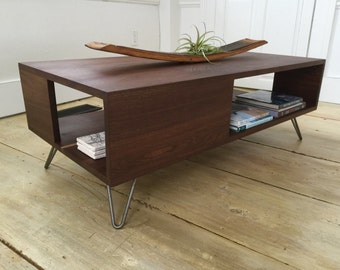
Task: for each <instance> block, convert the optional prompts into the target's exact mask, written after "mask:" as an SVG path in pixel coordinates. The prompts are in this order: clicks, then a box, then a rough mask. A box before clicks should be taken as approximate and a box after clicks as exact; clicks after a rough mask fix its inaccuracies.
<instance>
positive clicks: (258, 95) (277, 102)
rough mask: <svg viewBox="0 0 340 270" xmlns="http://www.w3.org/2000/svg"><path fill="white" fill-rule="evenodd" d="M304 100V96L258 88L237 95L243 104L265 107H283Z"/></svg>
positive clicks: (237, 100)
mask: <svg viewBox="0 0 340 270" xmlns="http://www.w3.org/2000/svg"><path fill="white" fill-rule="evenodd" d="M302 101H303V98H302V97H297V96H292V95H285V94H277V93H275V92H272V91H267V90H257V91H252V92H247V93H244V94H239V95H237V96H236V102H240V103H243V104H249V105H256V106H262V107H265V108H272V109H281V108H285V107H289V106H292V105H294V104H297V103H301V102H302Z"/></svg>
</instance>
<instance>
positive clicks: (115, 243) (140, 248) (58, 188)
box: [0, 144, 292, 269]
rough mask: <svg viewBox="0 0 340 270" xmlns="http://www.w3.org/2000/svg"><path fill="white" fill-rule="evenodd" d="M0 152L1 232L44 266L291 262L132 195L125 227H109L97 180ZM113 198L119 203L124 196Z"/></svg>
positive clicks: (277, 265)
mask: <svg viewBox="0 0 340 270" xmlns="http://www.w3.org/2000/svg"><path fill="white" fill-rule="evenodd" d="M0 151H1V155H0V161H1V163H0V164H1V176H2V179H3V180H2V187H1V190H0V201H1V203H0V216H1V217H6V218H2V222H1V223H0V238H1V239H2V240H3V241H6V242H8V243H10V244H11V245H12V246H14V247H15V248H16V249H17V250H19V251H20V252H21V253H22V254H23V255H24V256H26V257H28V258H30V259H31V260H32V261H34V262H35V263H36V264H37V265H38V266H39V267H41V268H43V269H259V268H260V269H292V268H291V267H289V266H288V265H286V264H285V263H282V262H280V261H277V260H275V259H272V258H270V257H268V256H263V255H262V254H261V253H259V252H257V251H252V250H249V249H247V248H245V247H243V246H241V245H238V244H236V243H234V242H232V241H228V240H227V239H225V238H223V237H220V236H218V235H216V234H214V233H211V232H209V231H208V230H205V229H204V228H200V227H197V226H195V225H192V224H189V223H187V222H185V221H183V220H181V219H178V218H176V217H174V216H173V215H169V214H165V213H162V212H161V211H159V210H156V209H152V208H146V207H145V206H144V205H143V204H139V203H138V202H136V201H135V202H133V203H132V209H131V212H130V215H129V220H128V224H127V225H126V227H125V228H124V229H123V230H113V228H112V227H111V224H110V222H109V216H108V205H107V200H106V196H105V189H104V188H103V187H102V186H101V185H98V184H96V183H93V182H90V181H87V180H86V179H84V178H82V177H81V176H77V175H74V174H71V173H69V172H67V171H64V170H62V169H59V168H58V167H55V166H52V167H51V168H50V169H49V170H47V171H45V170H44V169H43V162H42V161H40V160H38V159H36V158H34V157H31V156H28V155H27V154H23V153H20V152H18V151H16V150H13V149H11V148H9V147H6V146H3V145H2V144H0ZM115 197H117V199H118V200H116V203H117V205H118V209H119V208H120V206H121V203H122V202H123V201H124V200H125V197H124V196H122V195H119V194H118V193H116V194H115ZM2 263H3V264H5V266H6V267H7V266H8V267H9V266H11V265H10V264H9V263H7V264H6V261H4V262H2Z"/></svg>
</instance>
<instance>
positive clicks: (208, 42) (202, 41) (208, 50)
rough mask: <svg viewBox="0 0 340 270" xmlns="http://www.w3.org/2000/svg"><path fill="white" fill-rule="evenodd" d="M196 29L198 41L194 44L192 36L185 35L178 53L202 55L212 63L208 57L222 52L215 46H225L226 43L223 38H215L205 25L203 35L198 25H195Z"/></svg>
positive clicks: (177, 50)
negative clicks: (216, 44)
mask: <svg viewBox="0 0 340 270" xmlns="http://www.w3.org/2000/svg"><path fill="white" fill-rule="evenodd" d="M194 27H195V31H196V41H195V42H194V41H193V39H192V38H191V36H190V35H188V34H184V35H183V37H182V38H180V39H179V42H180V43H181V44H180V45H179V46H178V47H177V49H176V52H182V53H187V54H192V55H201V56H203V57H204V58H205V59H206V60H207V61H208V62H210V61H209V59H208V58H207V55H210V54H215V53H219V52H221V51H220V47H217V46H215V45H213V44H214V43H218V44H219V45H221V44H223V45H225V44H226V43H225V41H224V40H223V39H222V38H220V37H218V36H215V35H214V34H213V32H212V31H207V29H206V25H205V24H204V33H203V34H201V33H200V32H199V30H198V27H197V26H196V25H194Z"/></svg>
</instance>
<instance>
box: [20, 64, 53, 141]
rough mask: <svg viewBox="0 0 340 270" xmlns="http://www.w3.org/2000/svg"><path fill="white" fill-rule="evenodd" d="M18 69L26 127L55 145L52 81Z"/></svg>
mask: <svg viewBox="0 0 340 270" xmlns="http://www.w3.org/2000/svg"><path fill="white" fill-rule="evenodd" d="M19 67H20V66H19ZM19 71H20V78H21V86H22V92H23V97H24V102H25V109H26V116H27V123H28V127H29V129H30V130H32V131H33V132H34V133H36V134H37V135H38V136H40V137H41V138H42V139H44V140H45V141H46V142H48V143H50V144H51V145H55V143H56V142H59V141H60V136H59V127H58V117H57V108H56V99H55V91H54V83H53V82H51V81H48V80H46V79H44V78H42V77H39V76H37V75H35V74H32V73H30V72H28V71H26V70H24V69H22V68H19Z"/></svg>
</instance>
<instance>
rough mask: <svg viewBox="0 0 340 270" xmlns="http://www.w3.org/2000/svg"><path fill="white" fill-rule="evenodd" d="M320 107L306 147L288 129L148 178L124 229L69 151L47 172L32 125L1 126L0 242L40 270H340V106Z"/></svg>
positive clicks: (20, 119)
mask: <svg viewBox="0 0 340 270" xmlns="http://www.w3.org/2000/svg"><path fill="white" fill-rule="evenodd" d="M79 103H92V104H95V105H98V104H99V105H100V101H99V100H98V99H87V100H85V101H81V102H76V103H73V104H75V105H78V104H79ZM65 106H72V104H67V105H65ZM319 108H320V109H319V110H318V111H316V112H313V113H311V114H309V115H307V116H303V117H300V118H298V121H299V124H300V128H301V131H302V134H303V136H304V139H303V141H302V142H299V141H298V140H297V136H296V134H295V131H294V129H293V127H292V125H291V124H290V123H289V122H287V123H283V124H281V125H279V126H276V127H273V128H271V129H269V130H265V131H262V132H260V133H257V134H254V135H251V136H249V137H247V138H245V139H244V140H240V141H236V142H234V143H232V144H228V145H225V146H222V147H219V148H216V149H213V150H211V151H207V152H205V153H202V154H200V155H197V156H195V157H193V158H192V159H190V160H187V161H183V162H180V163H177V164H174V165H173V166H169V167H167V168H164V169H162V170H159V171H156V172H154V173H152V174H149V175H146V176H144V177H141V178H140V179H139V180H138V182H137V186H136V192H135V195H134V200H133V202H132V205H131V210H130V213H129V216H128V223H127V225H126V227H124V229H123V230H118V231H116V230H113V229H112V227H111V225H110V223H109V213H108V205H107V198H106V192H105V187H104V186H103V183H101V182H100V181H99V180H97V179H96V178H95V177H93V176H92V175H90V174H89V173H87V172H86V171H85V170H83V169H82V168H80V167H79V166H78V165H76V164H75V163H73V162H72V161H70V160H68V159H67V158H66V157H64V156H63V155H62V154H57V155H56V157H55V159H54V160H53V162H52V165H51V167H50V169H48V170H44V169H43V164H44V160H45V159H46V156H47V154H48V151H49V149H50V147H49V146H48V145H47V144H46V143H45V142H43V141H42V140H41V139H40V138H38V137H37V136H36V135H34V134H33V133H31V132H30V131H29V130H28V129H27V126H26V121H25V116H24V115H18V116H15V117H10V118H5V119H1V120H0V178H1V189H0V217H1V222H0V240H1V241H2V242H3V243H9V244H10V245H11V246H12V247H14V248H15V249H16V250H17V251H19V252H21V253H22V254H23V255H22V256H25V257H26V258H29V259H30V260H32V261H33V262H35V263H36V265H38V266H40V267H41V268H43V269H79V268H80V269H337V267H338V266H339V265H340V257H339V255H338V254H339V250H340V199H339V198H340V193H339V184H340V180H339V179H340V177H339V175H340V171H339V167H340V166H339V162H340V154H339V153H340V151H339V137H338V132H339V128H340V126H339V120H340V119H339V118H340V114H339V113H338V112H339V111H340V106H339V105H334V104H326V103H321V104H320V107H319ZM128 188H129V184H124V185H121V186H118V187H116V188H115V191H114V196H115V198H116V199H115V203H116V206H117V208H118V211H119V210H120V209H121V207H122V204H123V202H124V201H125V198H126V196H124V194H127V191H128ZM0 245H1V243H0ZM0 248H2V249H1V250H0V251H1V252H0V254H1V255H2V254H5V257H0V266H1V267H3V268H5V269H6V268H7V269H11V268H12V269H17V268H18V269H20V267H21V266H23V267H24V268H23V269H26V268H25V267H26V266H27V269H36V268H34V266H33V265H27V263H26V261H24V260H23V259H22V258H21V257H20V256H18V255H17V256H18V257H16V256H14V257H13V258H14V259H10V258H8V256H12V255H13V254H12V251H10V250H8V249H7V247H0ZM2 250H4V252H2ZM14 254H15V253H14ZM2 258H5V259H2ZM16 259H18V260H19V263H18V264H17V261H16ZM17 265H18V267H17ZM13 267H14V268H13Z"/></svg>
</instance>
